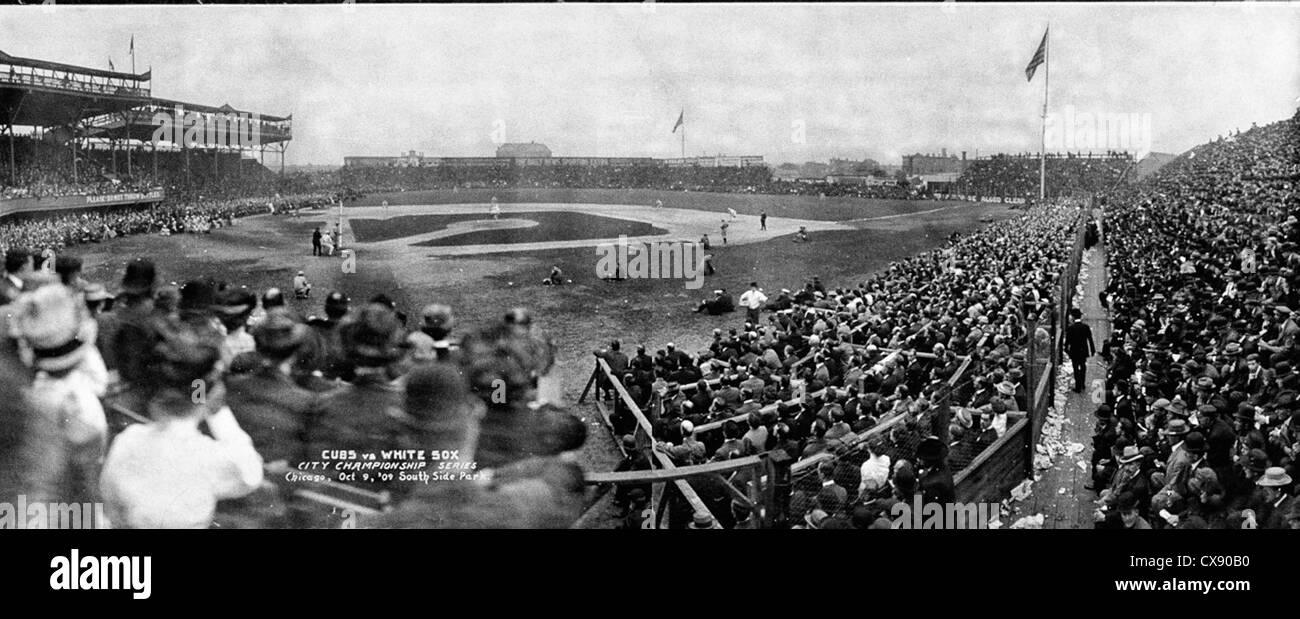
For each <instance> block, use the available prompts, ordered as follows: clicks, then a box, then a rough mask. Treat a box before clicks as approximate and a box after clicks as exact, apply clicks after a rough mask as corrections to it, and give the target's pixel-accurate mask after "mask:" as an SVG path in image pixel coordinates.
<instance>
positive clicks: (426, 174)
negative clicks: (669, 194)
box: [339, 162, 771, 193]
mask: <svg viewBox="0 0 1300 619" xmlns="http://www.w3.org/2000/svg"><path fill="white" fill-rule="evenodd" d="M339 176H340V182H341V183H342V185H344V186H347V187H354V188H356V189H358V190H360V191H362V192H366V193H374V192H384V191H409V190H423V189H452V188H456V187H461V188H473V187H491V188H516V189H541V188H557V187H563V188H593V189H624V188H639V189H663V190H671V191H749V192H757V191H758V188H760V187H763V186H765V185H766V184H767V183H768V182H769V181H770V177H771V171H770V170H769V169H768V168H767V167H766V166H746V167H702V166H680V167H671V166H666V165H658V164H644V165H590V166H588V165H537V166H531V165H513V164H512V163H509V162H503V163H499V164H498V163H494V164H492V165H476V166H453V165H444V166H423V167H379V166H374V167H371V166H350V167H344V168H342V169H341V170H340V171H339Z"/></svg>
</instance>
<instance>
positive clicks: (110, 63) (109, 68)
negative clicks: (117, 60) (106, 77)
mask: <svg viewBox="0 0 1300 619" xmlns="http://www.w3.org/2000/svg"><path fill="white" fill-rule="evenodd" d="M108 70H109V71H116V70H117V68H115V67H114V66H113V59H112V58H109V59H108Z"/></svg>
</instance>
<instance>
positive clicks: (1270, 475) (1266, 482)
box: [1255, 466, 1291, 488]
mask: <svg viewBox="0 0 1300 619" xmlns="http://www.w3.org/2000/svg"><path fill="white" fill-rule="evenodd" d="M1255 485H1257V486H1263V487H1265V488H1280V487H1282V486H1289V485H1291V476H1290V475H1287V474H1286V469H1284V468H1282V467H1280V466H1274V467H1269V468H1268V469H1267V470H1265V471H1264V475H1263V476H1261V477H1260V478H1259V479H1257V480H1255Z"/></svg>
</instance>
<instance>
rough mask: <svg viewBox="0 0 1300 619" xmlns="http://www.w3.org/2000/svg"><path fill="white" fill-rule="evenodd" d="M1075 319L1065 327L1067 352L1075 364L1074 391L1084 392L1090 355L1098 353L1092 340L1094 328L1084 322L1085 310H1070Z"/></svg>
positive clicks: (1071, 361)
mask: <svg viewBox="0 0 1300 619" xmlns="http://www.w3.org/2000/svg"><path fill="white" fill-rule="evenodd" d="M1070 317H1071V318H1073V319H1074V321H1073V322H1071V323H1070V326H1068V327H1066V328H1065V354H1066V355H1067V356H1069V357H1070V363H1071V364H1072V365H1073V366H1074V392H1075V393H1083V383H1084V380H1085V379H1086V378H1087V373H1088V357H1091V356H1093V355H1095V354H1097V345H1096V344H1095V343H1094V342H1093V340H1092V329H1091V328H1090V327H1088V325H1086V324H1084V322H1083V312H1082V311H1080V310H1079V308H1077V307H1076V308H1074V309H1071V310H1070Z"/></svg>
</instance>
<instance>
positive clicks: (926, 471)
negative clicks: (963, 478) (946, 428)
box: [916, 436, 957, 504]
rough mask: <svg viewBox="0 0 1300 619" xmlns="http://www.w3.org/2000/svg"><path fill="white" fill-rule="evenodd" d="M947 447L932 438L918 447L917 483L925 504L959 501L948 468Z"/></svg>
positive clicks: (950, 471)
mask: <svg viewBox="0 0 1300 619" xmlns="http://www.w3.org/2000/svg"><path fill="white" fill-rule="evenodd" d="M947 451H948V449H947V447H946V446H945V445H944V444H943V441H940V440H939V439H937V438H935V437H933V436H931V437H927V438H925V439H924V440H922V441H921V443H920V444H919V445H917V447H916V460H917V481H918V484H919V487H920V489H921V500H922V501H923V502H925V503H939V504H948V503H953V502H955V501H956V500H957V490H956V487H955V486H954V484H953V477H952V470H951V469H949V468H948V454H947Z"/></svg>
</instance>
